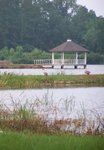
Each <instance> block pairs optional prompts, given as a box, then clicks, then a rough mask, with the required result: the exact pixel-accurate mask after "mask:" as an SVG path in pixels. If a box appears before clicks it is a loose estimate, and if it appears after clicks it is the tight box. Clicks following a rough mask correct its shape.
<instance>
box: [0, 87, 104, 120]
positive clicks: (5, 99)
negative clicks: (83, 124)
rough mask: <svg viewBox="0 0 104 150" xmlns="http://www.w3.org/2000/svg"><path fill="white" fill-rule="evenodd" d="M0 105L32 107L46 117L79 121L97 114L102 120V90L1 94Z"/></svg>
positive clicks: (33, 91)
mask: <svg viewBox="0 0 104 150" xmlns="http://www.w3.org/2000/svg"><path fill="white" fill-rule="evenodd" d="M0 103H1V104H3V105H4V106H7V107H9V108H12V106H13V103H15V104H16V105H18V104H19V105H23V104H25V106H26V105H28V106H30V104H31V105H32V104H34V108H35V110H36V112H38V113H39V114H41V115H43V114H44V115H45V117H47V118H50V119H53V118H55V117H57V118H72V117H74V118H78V117H79V116H83V114H84V112H86V114H87V117H89V118H91V117H92V116H93V117H94V114H95V113H96V114H99V115H100V116H103V117H104V87H82V88H81V87H78V88H57V89H53V88H51V89H26V90H24V89H23V90H0Z"/></svg>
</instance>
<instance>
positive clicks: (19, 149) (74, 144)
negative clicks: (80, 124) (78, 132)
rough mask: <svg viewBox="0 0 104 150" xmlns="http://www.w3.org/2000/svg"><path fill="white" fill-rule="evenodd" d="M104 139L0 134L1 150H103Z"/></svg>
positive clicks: (97, 137)
mask: <svg viewBox="0 0 104 150" xmlns="http://www.w3.org/2000/svg"><path fill="white" fill-rule="evenodd" d="M103 148H104V137H101V136H74V135H70V134H69V135H68V134H62V135H61V134H59V135H57V134H54V135H40V134H35V135H34V134H29V133H28V134H23V133H13V132H9V133H0V149H1V150H14V149H15V150H23V149H24V150H29V149H31V150H63V149H64V150H67V149H70V150H92V149H94V150H103Z"/></svg>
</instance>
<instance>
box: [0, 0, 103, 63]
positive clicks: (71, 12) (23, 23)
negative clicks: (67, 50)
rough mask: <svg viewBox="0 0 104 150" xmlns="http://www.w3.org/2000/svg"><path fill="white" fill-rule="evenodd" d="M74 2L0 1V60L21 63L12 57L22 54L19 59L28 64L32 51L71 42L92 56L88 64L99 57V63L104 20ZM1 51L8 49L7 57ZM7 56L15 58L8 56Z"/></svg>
mask: <svg viewBox="0 0 104 150" xmlns="http://www.w3.org/2000/svg"><path fill="white" fill-rule="evenodd" d="M76 2H77V1H76V0H0V59H7V58H8V59H10V60H12V61H18V62H25V60H24V61H23V60H21V54H20V57H19V58H18V57H16V56H17V55H18V54H17V53H22V56H23V58H22V59H26V57H27V62H28V60H29V61H31V60H32V57H33V56H34V55H33V56H32V54H33V52H34V50H33V49H34V48H37V49H42V50H44V51H43V52H42V53H45V51H46V52H48V50H49V49H51V48H53V47H55V46H57V45H59V44H61V43H63V42H64V41H66V40H67V39H72V40H73V41H74V42H76V43H78V44H80V45H82V46H84V47H85V48H87V49H89V50H90V51H91V52H92V53H95V54H94V55H91V56H90V57H89V59H90V60H91V62H93V61H94V63H95V62H96V61H95V58H99V57H101V58H100V60H97V62H98V61H101V60H102V59H103V56H102V55H103V54H104V18H103V17H102V16H100V17H97V16H96V14H95V12H94V11H92V10H90V11H88V9H87V8H86V7H83V6H80V5H78V4H77V3H76ZM5 47H8V48H5ZM18 47H19V50H17V49H18ZM5 49H9V54H10V55H8V56H7V51H6V50H5ZM22 50H23V52H22ZM18 51H19V52H18ZM11 53H12V54H13V53H15V54H14V55H13V56H12V55H11ZM27 53H28V54H29V56H28V55H27ZM38 53H39V52H38ZM98 55H99V56H98ZM43 56H44V55H43ZM28 57H29V58H28ZM36 57H37V56H36ZM92 57H94V60H92ZM15 58H17V59H20V61H19V60H16V59H15ZM97 62H96V63H97ZM103 62H104V59H103Z"/></svg>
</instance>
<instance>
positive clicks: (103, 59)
mask: <svg viewBox="0 0 104 150" xmlns="http://www.w3.org/2000/svg"><path fill="white" fill-rule="evenodd" d="M73 55H74V54H70V53H69V54H68V53H67V54H65V58H66V59H69V58H73ZM51 57H52V56H51V53H49V52H46V51H43V50H40V49H37V48H33V49H32V50H31V52H27V51H25V49H23V47H22V46H17V47H16V48H15V49H14V48H10V49H9V48H7V47H4V48H2V49H1V51H0V60H9V61H10V62H12V63H14V64H33V63H34V59H51ZM74 57H75V56H74ZM83 57H84V56H83V54H80V55H79V58H83ZM55 58H56V59H58V58H61V54H58V53H56V54H55ZM87 62H88V64H104V55H103V54H99V53H94V52H90V53H88V58H87Z"/></svg>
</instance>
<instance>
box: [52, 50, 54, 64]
mask: <svg viewBox="0 0 104 150" xmlns="http://www.w3.org/2000/svg"><path fill="white" fill-rule="evenodd" d="M52 65H54V52H52Z"/></svg>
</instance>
